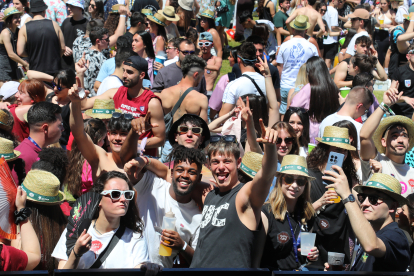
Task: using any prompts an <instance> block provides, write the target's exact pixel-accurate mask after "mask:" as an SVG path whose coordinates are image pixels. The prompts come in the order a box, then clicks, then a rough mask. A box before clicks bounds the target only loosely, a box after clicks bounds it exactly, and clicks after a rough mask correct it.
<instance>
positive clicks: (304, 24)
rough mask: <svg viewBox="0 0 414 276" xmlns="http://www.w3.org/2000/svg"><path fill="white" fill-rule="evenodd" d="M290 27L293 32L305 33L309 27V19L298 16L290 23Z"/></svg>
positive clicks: (304, 16)
mask: <svg viewBox="0 0 414 276" xmlns="http://www.w3.org/2000/svg"><path fill="white" fill-rule="evenodd" d="M290 27H292V28H293V29H295V30H299V31H305V30H307V29H309V27H310V24H309V18H308V17H307V16H306V15H298V16H296V18H295V20H293V21H292V22H290Z"/></svg>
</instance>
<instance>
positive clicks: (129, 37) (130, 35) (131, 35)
mask: <svg viewBox="0 0 414 276" xmlns="http://www.w3.org/2000/svg"><path fill="white" fill-rule="evenodd" d="M123 36H124V37H126V38H127V39H128V42H129V44H132V38H133V37H134V34H132V33H131V32H129V31H127V32H126V33H125V34H124V35H123Z"/></svg>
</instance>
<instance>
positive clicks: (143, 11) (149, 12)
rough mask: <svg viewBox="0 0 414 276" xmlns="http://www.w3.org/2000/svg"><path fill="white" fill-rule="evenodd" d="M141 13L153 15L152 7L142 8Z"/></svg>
mask: <svg viewBox="0 0 414 276" xmlns="http://www.w3.org/2000/svg"><path fill="white" fill-rule="evenodd" d="M141 13H142V14H144V15H146V16H148V15H152V10H150V9H142V10H141Z"/></svg>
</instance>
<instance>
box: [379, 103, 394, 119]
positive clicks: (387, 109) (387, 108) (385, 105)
mask: <svg viewBox="0 0 414 276" xmlns="http://www.w3.org/2000/svg"><path fill="white" fill-rule="evenodd" d="M381 105H382V106H383V107H384V108H385V112H388V113H390V114H391V115H393V116H395V113H394V111H392V109H391V108H390V107H389V106H388V105H387V104H385V103H384V102H381Z"/></svg>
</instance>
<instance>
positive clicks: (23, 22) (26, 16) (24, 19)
mask: <svg viewBox="0 0 414 276" xmlns="http://www.w3.org/2000/svg"><path fill="white" fill-rule="evenodd" d="M28 18H32V17H31V16H30V15H28V14H27V13H25V14H23V15H22V16H21V17H20V25H19V28H21V27H23V26H24V24H25V23H26V20H27V19H28Z"/></svg>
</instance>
